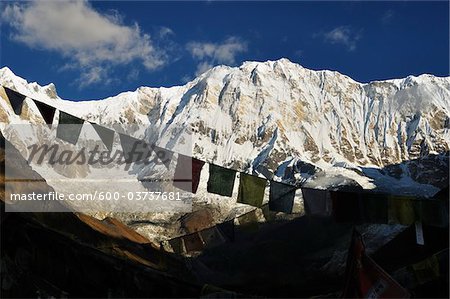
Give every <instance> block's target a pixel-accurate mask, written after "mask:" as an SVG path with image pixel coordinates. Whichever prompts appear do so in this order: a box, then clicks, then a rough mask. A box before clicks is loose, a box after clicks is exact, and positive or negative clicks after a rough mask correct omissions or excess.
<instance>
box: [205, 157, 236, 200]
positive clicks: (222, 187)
mask: <svg viewBox="0 0 450 299" xmlns="http://www.w3.org/2000/svg"><path fill="white" fill-rule="evenodd" d="M235 177H236V171H235V170H232V169H227V168H224V167H220V166H217V165H214V164H209V179H208V186H207V190H208V192H209V193H214V194H219V195H222V196H228V197H231V195H233V186H234V180H235Z"/></svg>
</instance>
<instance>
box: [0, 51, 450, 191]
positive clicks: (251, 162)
mask: <svg viewBox="0 0 450 299" xmlns="http://www.w3.org/2000/svg"><path fill="white" fill-rule="evenodd" d="M0 84H1V85H4V86H6V87H9V88H12V89H15V90H17V91H19V92H21V93H23V94H25V95H28V96H30V97H32V98H35V99H38V100H41V101H43V102H46V103H48V104H50V105H52V106H54V107H56V108H58V109H61V110H63V111H66V112H69V113H71V114H73V115H75V116H78V117H80V118H83V119H87V120H90V121H94V122H97V123H100V124H103V125H105V126H110V127H114V128H120V126H125V125H129V124H138V125H141V127H142V126H143V127H145V128H146V130H145V132H139V131H137V132H135V135H136V137H143V138H146V139H147V140H150V141H152V142H156V143H157V144H158V145H160V146H162V147H166V148H168V149H173V150H175V151H177V146H178V145H179V144H180V143H181V142H180V140H179V139H180V138H182V137H181V136H184V135H183V134H181V133H180V132H188V134H189V136H191V137H192V155H193V156H195V157H197V158H200V159H203V160H206V161H208V162H214V163H216V164H219V165H224V166H229V167H232V168H235V169H238V170H243V171H248V172H253V173H262V172H264V171H263V170H264V169H267V170H269V171H270V172H273V173H275V175H276V177H278V178H279V179H283V180H285V181H291V182H294V181H297V182H299V181H301V182H304V183H305V184H306V185H309V186H316V187H330V186H333V185H339V184H355V183H357V184H359V185H361V186H362V187H364V188H369V189H370V188H378V189H379V190H381V191H389V192H393V193H414V194H422V195H427V196H429V195H432V194H433V193H435V192H436V191H438V190H439V188H440V187H442V186H443V185H445V184H447V183H448V150H449V147H450V77H445V78H440V77H435V76H432V75H421V76H418V77H414V76H409V77H407V78H405V79H393V80H386V81H374V82H370V83H359V82H356V81H354V80H353V79H351V78H349V77H348V76H345V75H343V74H340V73H338V72H332V71H313V70H309V69H306V68H303V67H302V66H300V65H298V64H295V63H292V62H290V61H289V60H287V59H280V60H277V61H267V62H245V63H243V64H242V65H241V66H239V67H227V66H218V67H215V68H213V69H211V70H209V71H207V72H206V73H204V74H202V75H201V76H199V77H198V78H196V79H195V80H193V81H191V82H189V83H187V84H186V85H183V86H175V87H171V88H149V87H140V88H138V89H137V90H135V91H131V92H124V93H121V94H119V95H117V96H114V97H110V98H107V99H103V100H96V101H83V102H73V101H69V100H63V99H61V98H60V97H59V96H58V95H57V93H56V88H55V86H54V85H53V84H49V85H46V86H40V85H38V84H37V83H28V82H27V81H26V80H24V79H22V78H20V77H18V76H16V75H14V74H13V72H12V71H11V70H9V69H8V68H6V67H5V68H2V69H0ZM0 96H1V98H2V99H1V100H0V122H1V123H2V125H1V126H2V128H3V127H4V126H5V124H8V123H23V122H25V123H30V122H31V123H38V122H42V120H41V117H40V114H39V112H38V110H37V108H36V106H35V105H34V104H33V103H32V102H31V101H29V100H26V103H25V105H24V109H23V113H22V116H21V117H19V116H17V115H15V114H14V111H13V110H12V108H11V106H10V105H9V102H8V101H7V100H6V95H5V94H4V93H2V94H0Z"/></svg>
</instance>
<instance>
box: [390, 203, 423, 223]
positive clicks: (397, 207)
mask: <svg viewBox="0 0 450 299" xmlns="http://www.w3.org/2000/svg"><path fill="white" fill-rule="evenodd" d="M388 200H389V212H388V217H389V223H399V224H403V225H411V224H413V223H414V222H415V221H416V219H417V218H416V212H415V207H414V199H413V198H412V197H407V196H389V199H388Z"/></svg>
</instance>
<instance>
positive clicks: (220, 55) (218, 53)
mask: <svg viewBox="0 0 450 299" xmlns="http://www.w3.org/2000/svg"><path fill="white" fill-rule="evenodd" d="M186 48H187V50H188V51H189V53H190V54H191V55H192V57H193V58H194V59H197V60H200V63H199V64H198V65H197V72H196V75H199V74H201V73H203V72H205V71H206V70H208V69H210V68H212V67H213V65H214V64H217V63H219V64H221V63H223V64H234V63H235V62H236V56H237V55H238V54H239V53H244V52H246V51H247V43H246V42H245V41H243V40H241V39H240V38H238V37H229V38H227V39H226V40H225V41H223V42H222V43H211V42H190V43H188V44H187V45H186Z"/></svg>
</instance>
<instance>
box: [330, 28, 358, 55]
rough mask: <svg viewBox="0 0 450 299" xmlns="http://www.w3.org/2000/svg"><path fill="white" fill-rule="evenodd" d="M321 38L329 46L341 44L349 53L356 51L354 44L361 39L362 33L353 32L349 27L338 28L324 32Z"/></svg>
mask: <svg viewBox="0 0 450 299" xmlns="http://www.w3.org/2000/svg"><path fill="white" fill-rule="evenodd" d="M323 37H324V39H325V41H326V42H329V43H331V44H341V45H343V46H345V47H346V48H347V50H349V51H354V50H355V49H356V43H357V41H358V40H359V39H361V37H362V31H361V30H359V31H355V30H354V29H352V28H351V27H350V26H339V27H336V28H334V29H333V30H331V31H329V32H325V33H324V34H323Z"/></svg>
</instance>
